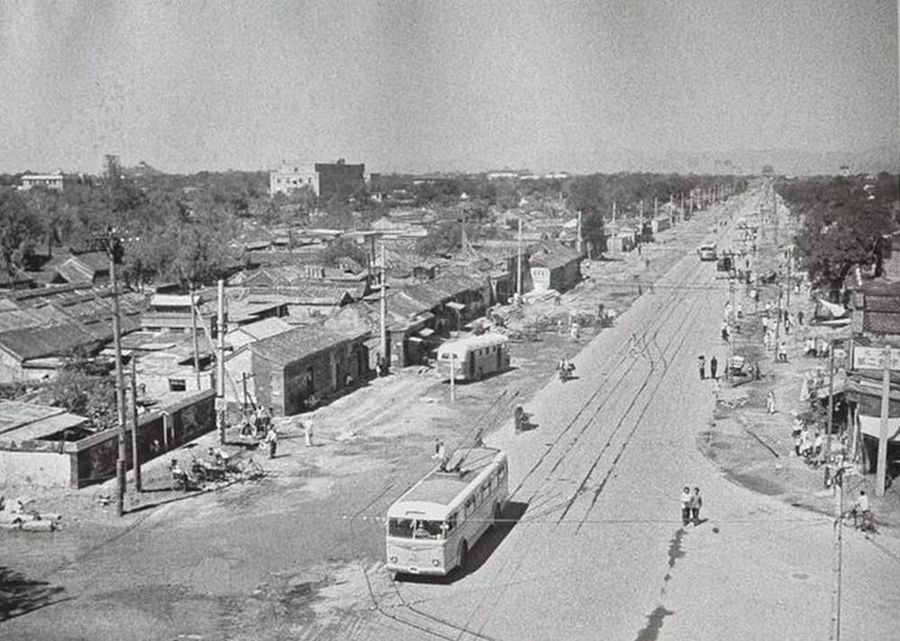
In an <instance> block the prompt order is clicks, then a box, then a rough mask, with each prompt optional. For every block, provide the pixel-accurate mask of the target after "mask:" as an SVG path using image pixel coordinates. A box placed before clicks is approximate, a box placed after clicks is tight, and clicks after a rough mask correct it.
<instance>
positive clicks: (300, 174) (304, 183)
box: [269, 164, 319, 196]
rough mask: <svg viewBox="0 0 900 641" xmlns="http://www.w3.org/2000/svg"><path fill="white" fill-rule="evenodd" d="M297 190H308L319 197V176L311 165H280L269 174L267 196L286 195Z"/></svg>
mask: <svg viewBox="0 0 900 641" xmlns="http://www.w3.org/2000/svg"><path fill="white" fill-rule="evenodd" d="M297 189H309V190H311V191H312V193H313V194H315V195H316V196H318V195H319V174H318V173H317V172H316V169H315V166H313V165H288V164H282V165H281V167H280V168H278V169H277V170H273V171H270V172H269V195H270V196H274V195H275V194H288V193H290V192H292V191H295V190H297Z"/></svg>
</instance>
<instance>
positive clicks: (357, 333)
mask: <svg viewBox="0 0 900 641" xmlns="http://www.w3.org/2000/svg"><path fill="white" fill-rule="evenodd" d="M368 336H369V331H367V330H366V331H362V330H347V331H338V330H333V329H325V328H324V327H320V326H316V325H309V326H303V327H297V328H295V329H291V330H288V331H286V332H282V333H280V334H276V335H275V336H270V337H268V338H263V339H261V340H258V341H256V342H255V343H252V344H251V345H250V349H251V350H252V351H253V353H254V354H257V355H259V356H261V357H263V358H264V359H266V360H269V361H272V362H274V363H278V364H282V365H286V364H287V363H290V362H292V361H295V360H297V359H299V358H302V357H304V356H309V355H311V354H315V353H317V352H321V351H323V350H325V349H328V348H329V347H332V346H334V345H339V344H341V343H345V342H348V341H352V340H361V339H365V338H368Z"/></svg>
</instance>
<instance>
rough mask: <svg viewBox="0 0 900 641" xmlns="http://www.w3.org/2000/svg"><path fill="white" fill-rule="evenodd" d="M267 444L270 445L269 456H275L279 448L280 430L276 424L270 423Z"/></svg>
mask: <svg viewBox="0 0 900 641" xmlns="http://www.w3.org/2000/svg"><path fill="white" fill-rule="evenodd" d="M266 445H268V446H269V458H275V450H277V449H278V432H277V431H276V430H275V426H274V425H269V429H268V430H267V431H266Z"/></svg>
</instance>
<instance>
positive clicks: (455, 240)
mask: <svg viewBox="0 0 900 641" xmlns="http://www.w3.org/2000/svg"><path fill="white" fill-rule="evenodd" d="M461 246H462V227H461V226H460V224H459V223H457V222H456V221H453V220H444V221H442V222H440V223H438V224H437V225H435V226H434V227H433V228H432V229H431V230H429V232H428V236H426V237H425V238H420V239H419V240H417V241H416V251H417V252H418V253H419V254H420V255H422V256H430V255H433V254H449V253H452V252H454V251H456V250H457V249H459V248H460V247H461Z"/></svg>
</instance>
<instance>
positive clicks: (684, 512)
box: [681, 485, 703, 527]
mask: <svg viewBox="0 0 900 641" xmlns="http://www.w3.org/2000/svg"><path fill="white" fill-rule="evenodd" d="M701 507H703V497H701V496H700V488H699V487H696V486H694V489H693V490H691V488H690V487H688V486H687V485H685V486H684V489H683V490H681V523H682V525H683V526H684V527H689V526H690V525H692V524H693V525H700V523H701V521H700V508H701Z"/></svg>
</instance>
